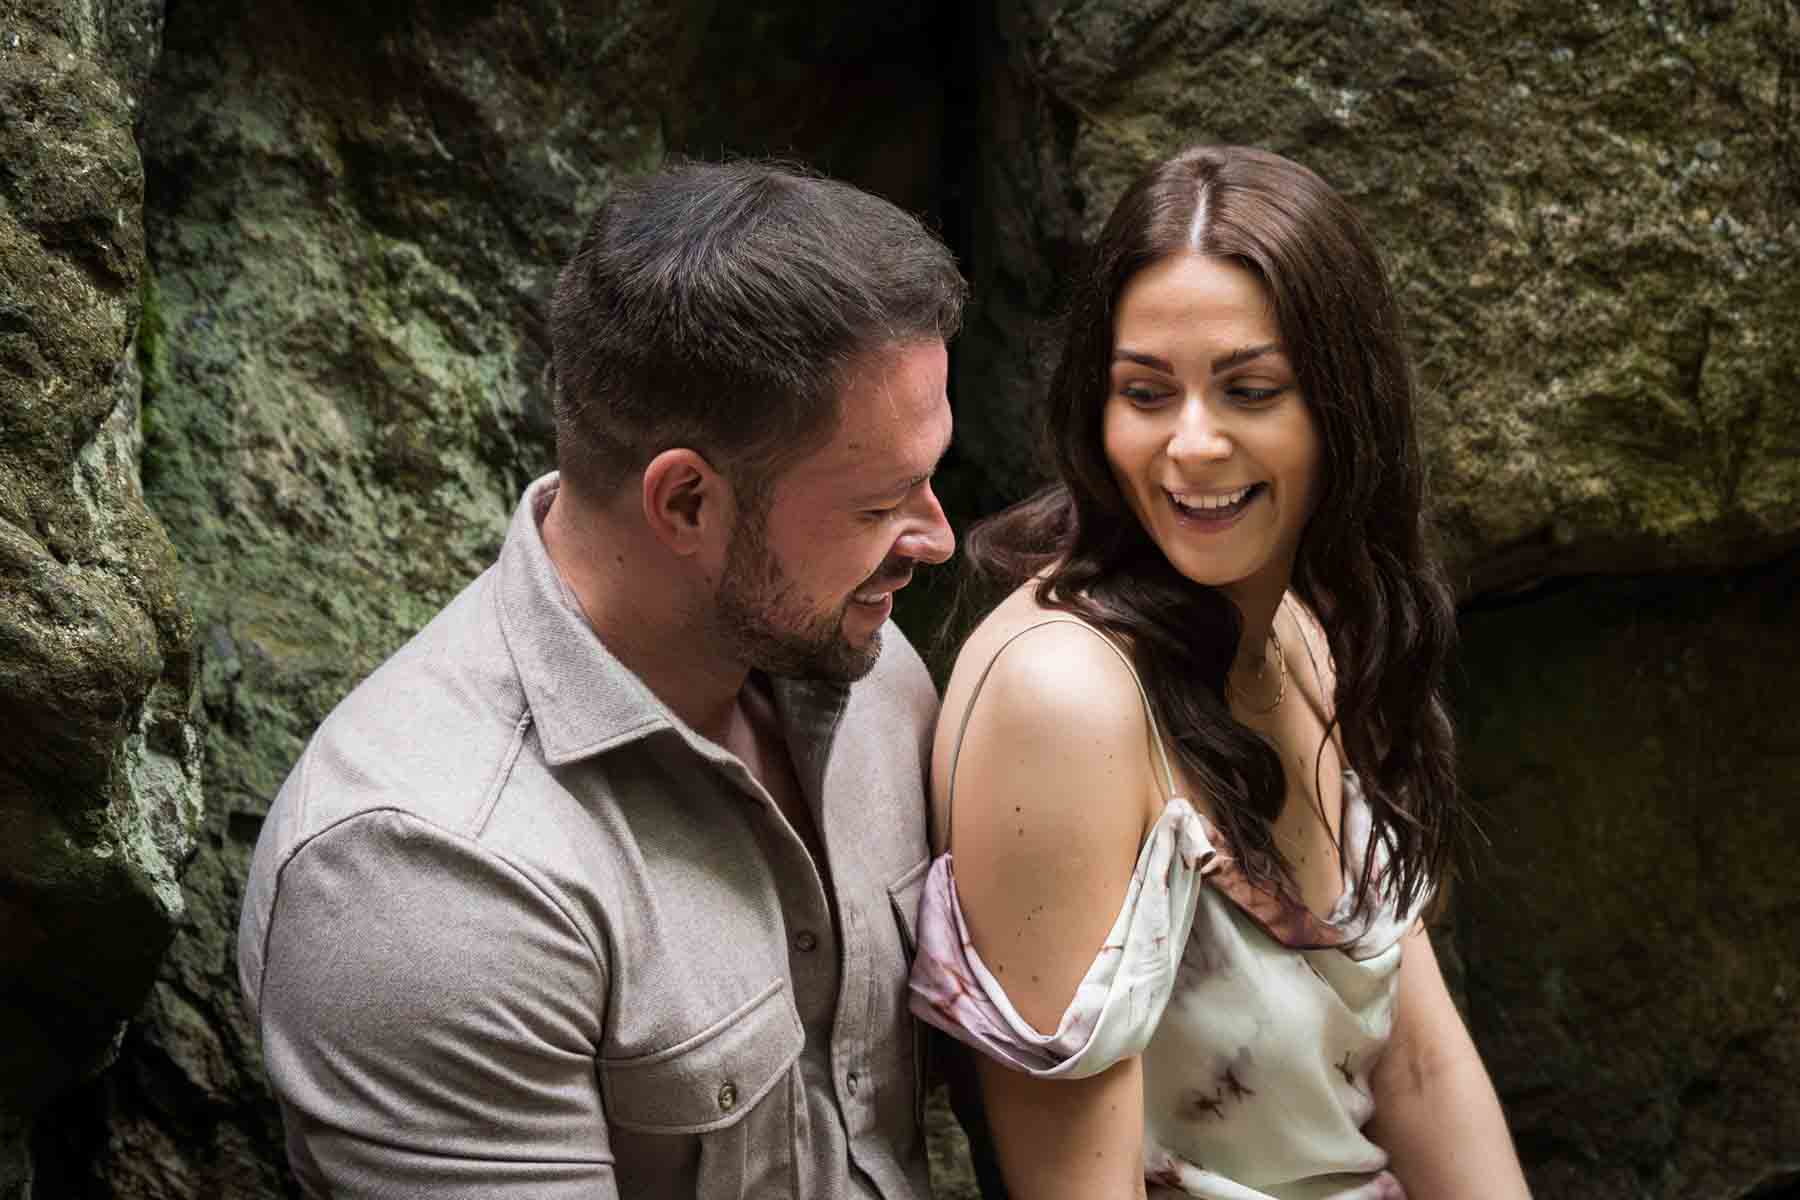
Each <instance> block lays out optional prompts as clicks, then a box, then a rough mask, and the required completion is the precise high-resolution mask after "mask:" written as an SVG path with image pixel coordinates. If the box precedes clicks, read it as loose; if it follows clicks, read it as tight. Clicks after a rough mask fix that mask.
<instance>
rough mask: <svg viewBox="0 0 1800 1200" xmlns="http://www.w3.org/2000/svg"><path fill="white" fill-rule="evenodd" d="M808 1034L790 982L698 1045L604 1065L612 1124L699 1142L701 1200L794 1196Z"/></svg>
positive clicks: (707, 1032)
mask: <svg viewBox="0 0 1800 1200" xmlns="http://www.w3.org/2000/svg"><path fill="white" fill-rule="evenodd" d="M804 1040H805V1033H804V1031H803V1029H802V1028H801V1025H800V1018H799V1017H798V1015H796V1013H795V1012H794V1006H793V1004H792V1003H790V1001H789V998H788V993H787V983H786V981H785V980H781V979H777V980H774V981H773V982H771V983H770V984H769V985H768V986H767V987H765V988H764V989H763V990H762V991H761V992H759V993H758V994H757V995H756V996H754V997H752V998H751V999H750V1000H749V1001H748V1002H747V1003H745V1004H744V1005H742V1006H741V1007H739V1008H738V1009H736V1010H735V1011H733V1012H731V1013H728V1014H726V1015H725V1016H724V1017H722V1018H720V1019H719V1020H718V1021H715V1022H714V1023H713V1024H711V1025H709V1026H708V1027H706V1028H705V1029H702V1030H701V1031H700V1032H699V1033H696V1034H694V1035H693V1036H692V1037H689V1038H687V1039H686V1040H684V1041H682V1042H679V1043H677V1044H676V1045H673V1046H670V1047H669V1048H667V1049H666V1050H658V1051H656V1052H655V1053H652V1054H645V1055H642V1056H640V1057H637V1058H624V1059H617V1058H615V1059H602V1060H601V1061H600V1089H601V1094H602V1096H603V1097H604V1099H605V1103H606V1121H607V1124H608V1125H609V1126H614V1127H617V1128H620V1129H626V1130H630V1131H632V1132H634V1133H640V1134H662V1135H668V1136H680V1135H697V1136H698V1137H699V1138H700V1164H699V1172H700V1178H699V1180H698V1181H697V1183H698V1185H699V1186H698V1187H697V1189H696V1192H697V1194H699V1195H703V1196H707V1197H712V1196H752V1195H765V1194H773V1193H771V1191H770V1189H773V1192H774V1193H779V1192H781V1191H784V1190H787V1189H788V1188H789V1186H790V1184H791V1181H792V1178H793V1171H794V1162H793V1154H794V1134H795V1120H796V1117H795V1114H796V1106H797V1103H798V1101H799V1099H800V1097H799V1095H798V1089H799V1072H798V1071H796V1070H795V1069H794V1064H795V1062H796V1061H797V1060H798V1058H799V1057H800V1049H801V1046H802V1044H803V1042H804Z"/></svg>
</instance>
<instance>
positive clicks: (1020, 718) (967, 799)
mask: <svg viewBox="0 0 1800 1200" xmlns="http://www.w3.org/2000/svg"><path fill="white" fill-rule="evenodd" d="M952 694H953V697H954V689H953V693H952ZM955 715H960V714H955ZM1148 729H1149V726H1148V722H1147V721H1146V719H1145V717H1144V713H1143V704H1142V701H1141V700H1140V699H1139V696H1138V692H1137V687H1136V684H1135V683H1134V682H1133V681H1132V678H1131V675H1130V674H1129V672H1128V671H1127V670H1126V669H1125V666H1124V664H1123V663H1122V662H1120V660H1119V659H1118V657H1117V656H1116V655H1115V654H1114V653H1113V651H1112V650H1111V649H1109V648H1108V647H1107V645H1106V644H1105V643H1103V642H1101V641H1100V640H1099V638H1098V637H1097V636H1096V635H1095V634H1094V633H1093V632H1091V631H1089V630H1085V629H1082V628H1080V627H1078V626H1073V625H1053V626H1047V627H1045V628H1043V629H1041V630H1035V631H1033V632H1032V633H1031V634H1030V635H1028V636H1027V637H1025V638H1023V639H1022V640H1021V641H1019V642H1018V643H1017V644H1016V645H1014V646H1013V647H1012V648H1010V649H1009V650H1007V651H1006V652H1005V654H1004V655H1003V656H1002V658H1001V659H1000V660H999V662H997V663H996V664H995V667H994V670H993V672H992V674H991V675H990V676H989V678H988V681H987V684H986V687H985V688H984V689H983V691H982V692H981V694H980V696H979V697H978V698H977V702H976V710H975V715H974V717H973V719H972V720H971V721H970V723H969V727H968V732H967V734H966V737H965V740H964V743H963V748H962V754H961V758H960V760H959V762H958V765H957V771H956V800H955V806H956V807H955V813H954V819H955V830H954V841H953V843H952V852H953V855H954V862H955V870H956V879H957V888H958V891H959V893H960V897H961V900H962V905H963V911H964V915H965V917H966V918H967V920H968V923H969V929H970V933H971V935H972V937H973V940H974V943H975V948H976V950H977V951H978V952H979V953H980V955H981V957H982V960H983V961H984V962H985V963H986V964H987V966H988V968H989V969H990V970H991V971H992V972H993V973H994V975H995V977H996V978H997V979H998V980H999V981H1000V983H1001V984H1002V986H1003V987H1004V988H1005V989H1006V993H1007V996H1008V998H1009V999H1010V1000H1011V1001H1012V1003H1013V1006H1014V1007H1015V1008H1016V1009H1017V1010H1018V1012H1019V1015H1020V1016H1022V1017H1024V1018H1025V1020H1026V1021H1027V1022H1028V1023H1030V1024H1031V1025H1032V1026H1033V1027H1034V1028H1036V1029H1037V1030H1038V1031H1040V1032H1043V1033H1049V1032H1052V1031H1054V1030H1055V1029H1056V1027H1057V1025H1058V1023H1059V1022H1060V1020H1061V1019H1062V1016H1063V1013H1064V1012H1065V1011H1066V1010H1067V1008H1068V1006H1069V1003H1070V1001H1071V1000H1072V999H1073V997H1074V994H1075V989H1076V986H1077V985H1078V984H1079V983H1080V982H1081V979H1082V978H1083V976H1084V975H1085V974H1086V973H1087V970H1088V968H1089V967H1090V966H1091V965H1092V964H1093V962H1094V959H1095V957H1096V955H1097V954H1098V953H1099V951H1100V948H1101V946H1102V944H1103V943H1104V942H1105V939H1106V936H1107V934H1108V933H1109V932H1110V931H1111V928H1112V925H1113V922H1114V920H1115V919H1116V917H1117V916H1118V913H1119V909H1120V906H1121V904H1122V903H1123V901H1124V898H1125V893H1126V890H1127V888H1128V886H1129V884H1130V881H1131V874H1132V870H1133V868H1134V866H1135V864H1136V860H1137V854H1138V849H1139V845H1140V843H1141V841H1142V839H1143V836H1144V833H1145V830H1146V828H1147V826H1148V824H1149V821H1150V820H1151V819H1153V816H1154V812H1155V808H1156V805H1157V804H1158V803H1159V802H1160V793H1159V792H1158V791H1157V790H1156V784H1155V776H1154V775H1153V774H1152V770H1151V759H1150V754H1151V748H1150V743H1149V735H1148ZM943 749H944V747H942V746H940V751H941V750H943ZM944 775H947V770H946V771H944V772H940V777H942V776H944ZM980 1076H981V1081H982V1094H983V1097H984V1099H985V1101H986V1105H987V1110H988V1124H989V1126H990V1128H991V1130H992V1133H993V1137H994V1143H995V1149H996V1152H997V1153H998V1156H999V1160H1000V1165H1001V1169H1002V1171H1003V1172H1004V1174H1005V1176H1006V1182H1007V1187H1008V1189H1009V1191H1010V1192H1011V1194H1012V1196H1013V1197H1014V1198H1015V1200H1061V1198H1064V1197H1067V1198H1070V1200H1074V1198H1077V1197H1079V1198H1081V1200H1111V1198H1114V1197H1135V1196H1141V1195H1142V1194H1143V1189H1144V1182H1143V1152H1142V1143H1143V1123H1144V1116H1143V1089H1142V1082H1141V1075H1140V1069H1139V1065H1138V1062H1137V1060H1136V1059H1135V1058H1132V1059H1127V1060H1125V1061H1123V1062H1120V1063H1118V1064H1117V1065H1115V1066H1113V1067H1111V1068H1110V1069H1108V1070H1106V1071H1104V1072H1101V1073H1100V1074H1098V1075H1096V1076H1093V1077H1091V1078H1087V1079H1079V1080H1067V1079H1056V1080H1041V1079H1034V1078H1032V1077H1030V1076H1027V1075H1023V1074H1020V1073H1018V1072H1014V1071H1011V1070H1008V1069H1007V1068H1005V1067H1003V1066H1000V1065H999V1064H997V1063H995V1062H993V1061H991V1060H987V1059H982V1060H981V1064H980Z"/></svg>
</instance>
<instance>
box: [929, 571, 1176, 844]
mask: <svg viewBox="0 0 1800 1200" xmlns="http://www.w3.org/2000/svg"><path fill="white" fill-rule="evenodd" d="M1148 731H1149V723H1148V720H1147V717H1146V715H1145V710H1144V704H1143V701H1142V699H1141V698H1140V696H1139V692H1138V687H1137V683H1136V682H1135V680H1134V679H1133V676H1132V671H1131V668H1130V667H1129V666H1127V664H1126V662H1125V659H1124V658H1123V657H1122V656H1121V654H1120V653H1119V652H1118V651H1117V650H1116V649H1115V648H1114V646H1113V644H1112V643H1111V642H1110V641H1108V640H1107V639H1106V638H1105V636H1104V635H1102V634H1101V633H1100V632H1099V631H1098V630H1096V629H1094V628H1093V627H1092V626H1088V625H1086V624H1084V623H1081V622H1078V621H1075V620H1073V619H1070V618H1069V617H1068V616H1067V614H1064V613H1060V612H1057V611H1054V610H1047V609H1044V608H1042V607H1041V606H1040V605H1038V604H1037V603H1036V601H1035V598H1032V597H1030V596H1026V597H1020V596H1018V595H1017V594H1015V595H1014V596H1013V597H1009V598H1008V599H1007V600H1006V601H1004V602H1002V603H1001V605H1000V606H999V607H997V608H996V609H995V610H994V612H993V613H991V614H990V615H989V616H988V618H987V619H986V620H985V621H983V622H982V624H981V625H980V626H978V627H977V628H976V630H975V631H974V632H973V633H972V634H971V635H970V636H969V638H968V640H967V641H966V642H965V643H964V644H963V648H962V650H961V652H960V653H959V655H958V658H957V663H956V667H955V669H954V671H953V672H952V674H951V678H950V686H949V688H948V689H947V690H946V692H945V696H944V709H943V714H942V716H941V717H940V718H939V722H938V733H937V742H936V746H935V750H934V753H933V755H932V794H933V797H934V799H936V800H938V801H940V803H939V804H937V805H934V807H935V808H938V809H939V810H940V813H941V809H942V808H943V807H944V806H943V804H942V803H941V801H942V800H943V799H944V798H945V797H946V796H947V795H948V793H949V788H950V784H951V776H952V772H954V773H955V777H956V785H957V788H958V791H957V796H958V801H957V803H958V805H959V806H962V805H963V798H965V797H968V796H971V795H974V796H976V797H978V798H976V799H974V800H971V801H970V803H971V804H974V805H976V806H982V805H985V804H987V803H988V802H994V803H1000V802H1001V801H1004V804H1005V806H1006V807H1007V809H1008V811H1011V809H1012V807H1013V806H1019V807H1020V808H1021V809H1035V810H1038V811H1039V813H1040V815H1041V817H1042V818H1043V819H1044V821H1045V822H1046V826H1045V827H1046V828H1057V829H1060V828H1061V827H1062V826H1063V823H1064V822H1079V821H1081V820H1093V819H1094V814H1093V813H1092V812H1091V811H1088V799H1084V798H1091V796H1092V795H1093V793H1094V792H1095V791H1096V790H1099V789H1111V790H1112V791H1114V792H1118V791H1119V790H1121V789H1123V791H1124V792H1125V794H1127V795H1131V796H1134V797H1135V796H1145V797H1146V798H1147V801H1148V800H1153V799H1154V798H1155V796H1156V795H1157V794H1158V793H1156V792H1155V790H1154V776H1153V775H1151V774H1150V771H1149V768H1150V764H1151V762H1152V759H1151V754H1152V752H1153V751H1152V747H1151V744H1150V741H1149V732H1148ZM971 784H975V785H976V786H975V787H974V789H973V791H971V789H970V785H971ZM1146 787H1148V788H1149V789H1150V790H1149V791H1148V792H1146V790H1145V789H1146ZM1108 811H1109V814H1111V815H1116V816H1118V817H1119V818H1120V820H1121V822H1122V824H1121V826H1120V835H1121V836H1122V837H1123V838H1124V839H1125V840H1126V841H1127V842H1132V843H1134V842H1135V838H1136V831H1137V830H1138V829H1139V827H1140V825H1141V823H1142V821H1141V819H1140V818H1141V816H1142V814H1143V812H1144V811H1145V808H1144V806H1142V805H1137V804H1131V805H1126V806H1112V807H1110V808H1109V810H1108ZM965 815H967V816H971V817H975V819H980V818H979V817H977V816H976V815H975V813H974V811H973V810H966V811H965ZM1153 817H1154V813H1153V812H1151V819H1153ZM958 824H959V826H960V825H961V824H962V819H961V818H959V819H958ZM940 832H941V831H940ZM959 836H960V834H959Z"/></svg>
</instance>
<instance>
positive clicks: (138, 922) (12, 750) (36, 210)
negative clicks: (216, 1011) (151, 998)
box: [0, 0, 201, 1196]
mask: <svg viewBox="0 0 1800 1200" xmlns="http://www.w3.org/2000/svg"><path fill="white" fill-rule="evenodd" d="M141 19H142V14H141V13H140V12H139V11H138V10H137V8H136V6H133V5H123V6H120V7H119V8H118V9H117V10H111V11H109V10H107V9H106V8H104V7H100V8H96V7H95V6H92V5H89V4H86V3H79V2H74V0H60V2H57V3H50V4H34V5H21V4H15V3H0V280H3V281H4V291H3V292H0V724H4V726H5V728H6V731H7V732H6V735H5V737H4V738H0V1195H6V1196H15V1195H25V1194H28V1192H29V1190H30V1187H31V1177H32V1174H33V1171H32V1168H31V1165H30V1163H29V1161H28V1159H27V1156H26V1153H25V1150H26V1145H27V1141H28V1135H27V1131H28V1130H29V1128H30V1126H31V1123H32V1119H33V1117H34V1116H35V1115H36V1114H37V1113H38V1112H39V1111H40V1110H41V1109H43V1108H44V1106H45V1105H46V1104H48V1103H50V1102H52V1101H53V1100H55V1099H56V1098H57V1097H59V1096H61V1095H62V1094H64V1093H66V1092H68V1091H69V1090H70V1089H71V1088H73V1087H75V1086H76V1085H77V1084H79V1083H81V1082H83V1081H84V1080H87V1079H90V1078H91V1077H92V1076H94V1075H95V1073H96V1072H98V1071H100V1070H101V1069H102V1068H104V1067H105V1066H107V1065H108V1064H109V1063H110V1062H112V1060H113V1059H114V1057H115V1055H116V1053H117V1050H118V1045H119V1040H120V1038H121V1037H122V1036H123V1033H124V1024H125V1021H126V1020H127V1018H129V1017H131V1016H132V1015H133V1014H134V1013H135V1012H136V1011H137V1010H138V1008H139V1006H140V1005H141V1004H142V1002H143V1000H144V997H145V993H146V991H147V990H148V989H149V987H150V985H151V981H152V980H153V979H154V977H155V973H156V969H157V960H158V959H159V958H160V956H161V955H162V953H163V950H164V948H165V947H167V945H168V944H169V940H170V938H171V937H172V936H173V934H174V930H175V927H176V925H177V923H178V922H179V921H180V920H181V918H182V915H183V912H184V905H183V898H182V893H181V889H180V886H179V878H180V874H181V871H182V868H183V866H184V865H185V863H186V861H187V859H188V857H189V855H190V853H191V852H192V850H193V848H194V844H195V837H196V834H197V831H198V826H199V823H200V815H201V801H200V735H199V731H198V729H197V727H196V724H195V720H194V715H193V707H194V701H195V693H196V684H197V679H196V676H195V672H194V660H193V655H192V649H191V641H192V634H193V624H192V616H191V613H190V611H189V609H188V606H187V604H186V602H185V600H184V599H183V597H182V595H181V592H180V582H179V576H178V574H177V571H176V565H175V556H174V552H173V549H172V547H171V546H170V543H169V539H168V537H167V536H166V534H165V533H164V531H163V528H162V526H161V525H160V524H159V523H158V522H157V520H156V518H155V517H154V516H153V515H152V514H151V512H150V510H149V509H148V508H147V507H146V506H145V503H144V497H143V493H142V490H141V488H140V483H139V477H138V453H139V449H140V446H141V442H142V435H141V428H140V418H139V407H138V390H139V388H138V381H139V373H138V369H137V356H136V350H135V344H136V337H137V330H138V326H139V312H140V307H141V305H140V299H139V295H140V288H141V286H142V281H143V278H144V237H143V226H142V222H141V209H142V204H143V187H144V176H143V170H142V167H141V164H140V161H139V157H138V150H137V146H136V145H135V144H134V142H133V141H132V110H133V108H134V107H135V104H136V88H137V86H138V85H139V84H140V83H141V79H142V75H143V73H144V71H146V70H147V69H148V64H149V61H150V60H151V59H152V58H153V56H154V30H153V29H149V28H147V27H144V26H139V25H132V22H133V21H134V20H141ZM128 27H129V28H128Z"/></svg>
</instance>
